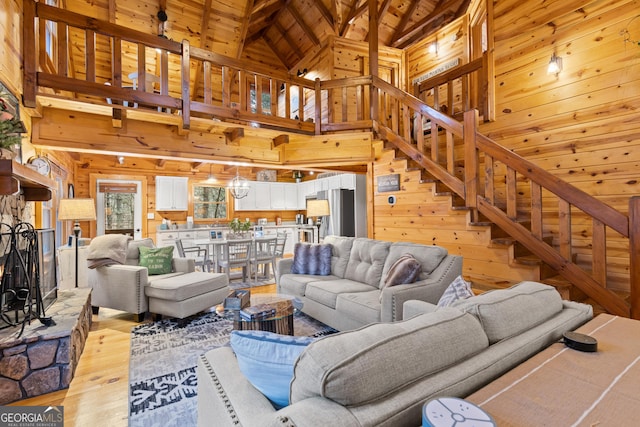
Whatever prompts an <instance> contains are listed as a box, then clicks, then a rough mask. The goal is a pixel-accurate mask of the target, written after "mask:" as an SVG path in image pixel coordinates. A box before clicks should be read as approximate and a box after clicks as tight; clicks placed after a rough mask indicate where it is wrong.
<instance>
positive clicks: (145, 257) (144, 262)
mask: <svg viewBox="0 0 640 427" xmlns="http://www.w3.org/2000/svg"><path fill="white" fill-rule="evenodd" d="M138 249H139V250H140V262H139V264H140V265H141V266H142V267H147V270H148V272H149V276H152V275H154V274H167V273H171V261H172V260H173V246H166V247H164V248H147V247H145V246H140V247H139V248H138Z"/></svg>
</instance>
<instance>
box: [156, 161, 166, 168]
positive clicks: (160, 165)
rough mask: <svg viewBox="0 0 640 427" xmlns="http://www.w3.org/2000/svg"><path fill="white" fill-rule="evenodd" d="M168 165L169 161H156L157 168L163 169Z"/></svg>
mask: <svg viewBox="0 0 640 427" xmlns="http://www.w3.org/2000/svg"><path fill="white" fill-rule="evenodd" d="M166 163H167V159H158V160H157V161H156V168H163V167H164V165H165V164H166Z"/></svg>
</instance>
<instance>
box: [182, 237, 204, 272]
mask: <svg viewBox="0 0 640 427" xmlns="http://www.w3.org/2000/svg"><path fill="white" fill-rule="evenodd" d="M176 249H177V250H178V256H179V257H180V258H193V259H194V260H195V264H196V267H200V268H201V269H202V271H207V272H210V271H211V266H212V265H213V260H212V259H211V258H210V257H209V249H207V248H203V247H201V246H185V245H184V243H183V242H182V239H176Z"/></svg>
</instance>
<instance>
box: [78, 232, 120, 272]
mask: <svg viewBox="0 0 640 427" xmlns="http://www.w3.org/2000/svg"><path fill="white" fill-rule="evenodd" d="M129 239H130V237H129V236H125V235H124V234H105V235H103V236H97V237H95V238H93V240H91V243H90V244H89V249H88V251H87V266H88V267H89V268H97V267H102V266H106V265H112V264H124V262H125V259H126V256H127V242H128V241H129Z"/></svg>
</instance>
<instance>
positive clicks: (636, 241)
mask: <svg viewBox="0 0 640 427" xmlns="http://www.w3.org/2000/svg"><path fill="white" fill-rule="evenodd" d="M629 288H630V296H629V303H630V304H631V318H632V319H639V320H640V196H635V197H632V198H630V199H629Z"/></svg>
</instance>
